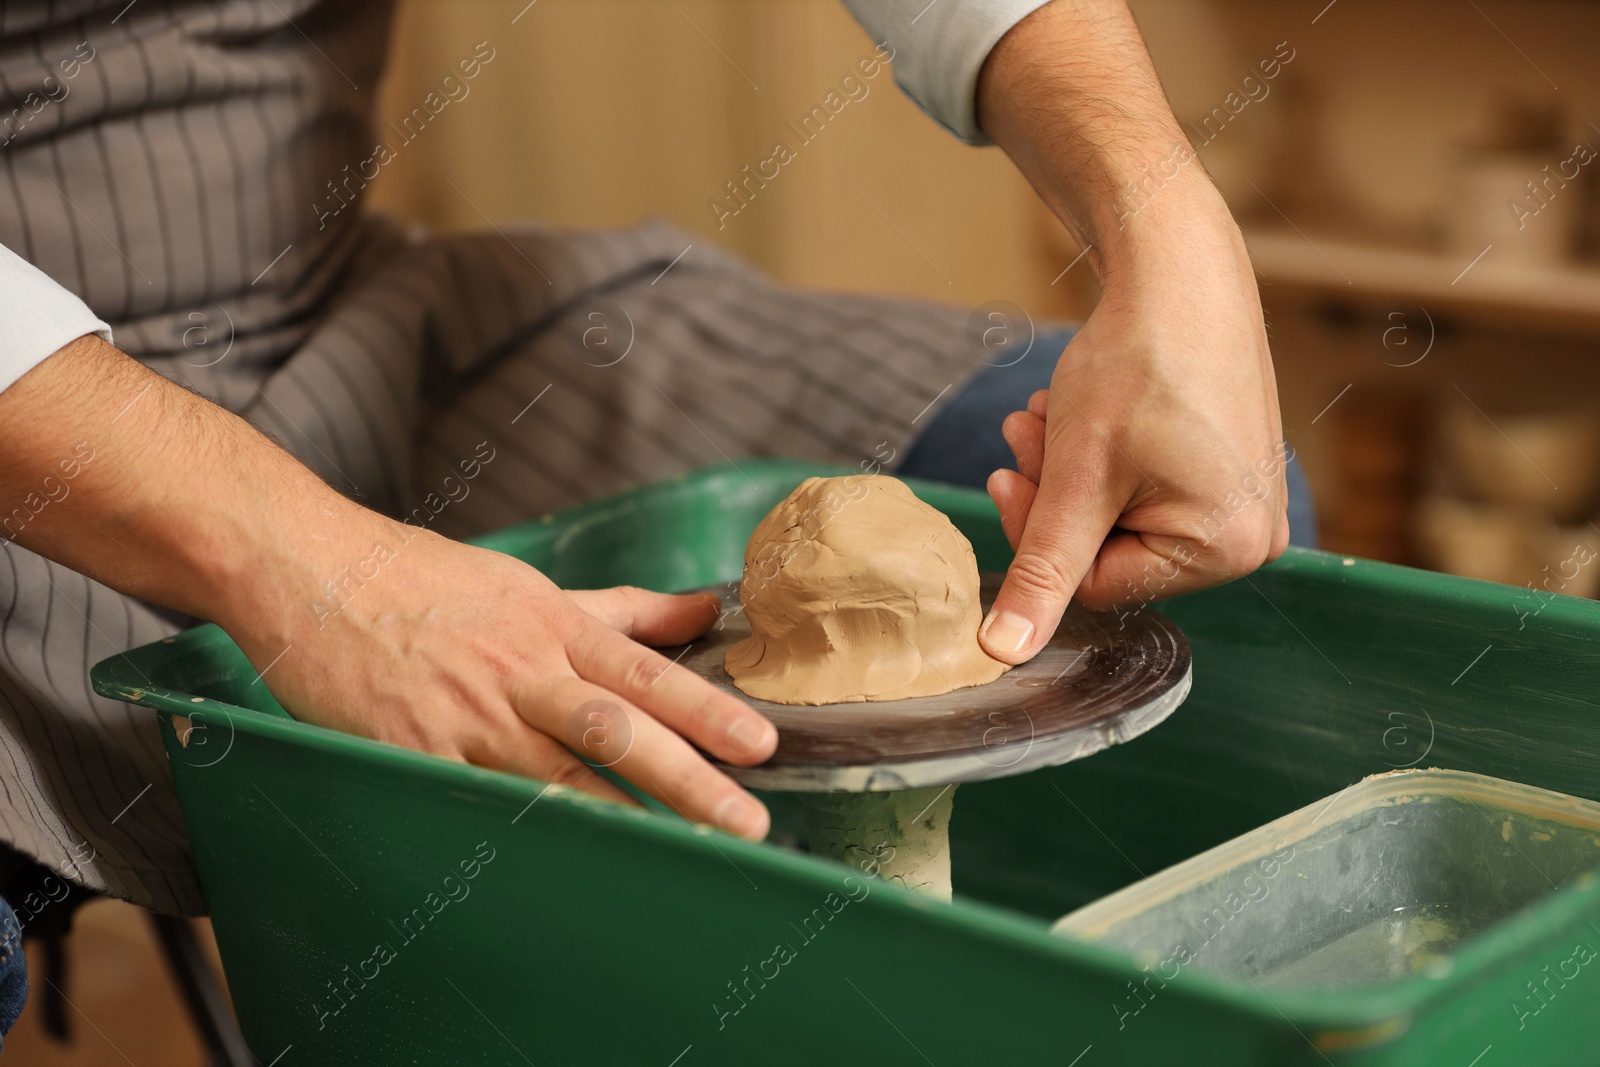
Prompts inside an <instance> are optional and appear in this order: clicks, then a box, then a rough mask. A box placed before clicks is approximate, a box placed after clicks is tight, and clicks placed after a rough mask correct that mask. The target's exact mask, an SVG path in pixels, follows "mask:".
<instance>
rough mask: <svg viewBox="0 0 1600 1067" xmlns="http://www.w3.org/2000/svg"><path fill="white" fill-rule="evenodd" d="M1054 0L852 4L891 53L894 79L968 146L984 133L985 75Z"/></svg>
mask: <svg viewBox="0 0 1600 1067" xmlns="http://www.w3.org/2000/svg"><path fill="white" fill-rule="evenodd" d="M1048 2H1049V0H931V2H930V0H844V3H845V6H846V7H848V8H849V9H850V13H851V14H852V15H854V16H855V17H856V21H858V22H860V23H861V25H862V26H864V27H866V30H867V32H868V33H870V34H871V35H872V39H873V40H874V41H879V42H884V43H886V44H887V45H888V48H889V49H890V50H891V52H890V54H891V56H892V60H891V62H892V65H893V67H894V80H895V82H896V83H897V84H898V85H899V86H900V88H901V89H904V90H905V92H906V95H907V96H909V97H911V99H912V100H915V101H916V102H917V105H918V106H919V107H921V108H922V110H924V111H926V112H927V113H928V114H929V115H930V116H932V117H933V119H934V120H935V121H936V122H938V123H939V125H941V126H943V127H944V128H945V129H947V130H949V131H950V132H951V133H953V134H955V135H956V136H957V137H959V138H961V139H962V140H963V141H966V142H967V143H968V144H980V145H981V144H992V143H993V142H992V141H990V140H989V138H988V137H986V136H985V135H984V133H983V131H982V130H980V129H978V118H977V92H978V72H979V71H980V70H982V69H983V61H984V60H986V59H988V58H989V52H990V50H991V49H993V48H994V46H995V44H996V42H998V41H999V40H1000V38H1001V37H1004V36H1005V34H1006V31H1007V30H1009V29H1011V27H1013V26H1015V25H1016V24H1017V23H1019V22H1021V21H1022V20H1023V18H1024V17H1026V16H1027V15H1030V14H1032V13H1033V12H1034V11H1036V10H1038V9H1039V8H1041V7H1043V6H1044V5H1045V4H1046V3H1048Z"/></svg>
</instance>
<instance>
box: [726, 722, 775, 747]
mask: <svg viewBox="0 0 1600 1067" xmlns="http://www.w3.org/2000/svg"><path fill="white" fill-rule="evenodd" d="M767 730H768V727H767V726H766V725H765V724H763V723H758V722H751V721H750V720H749V719H748V718H745V717H744V716H740V717H739V718H737V719H734V720H733V722H731V723H729V724H728V731H727V733H726V734H724V735H723V736H725V737H726V738H727V739H728V746H729V747H730V748H732V749H733V750H734V751H735V752H740V753H744V754H747V755H752V756H753V755H755V754H756V752H758V751H759V750H760V749H761V746H762V745H763V744H764V743H765V741H766V739H767Z"/></svg>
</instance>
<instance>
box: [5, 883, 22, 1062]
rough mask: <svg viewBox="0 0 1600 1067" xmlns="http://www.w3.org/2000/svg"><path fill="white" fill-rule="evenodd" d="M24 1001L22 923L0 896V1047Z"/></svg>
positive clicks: (15, 1020) (19, 1013)
mask: <svg viewBox="0 0 1600 1067" xmlns="http://www.w3.org/2000/svg"><path fill="white" fill-rule="evenodd" d="M27 1001H28V959H27V957H26V956H24V955H23V953H22V924H21V923H19V922H17V916H16V913H15V912H13V911H12V910H11V905H9V904H7V903H6V902H5V900H4V898H0V1049H3V1048H4V1047H5V1035H6V1034H9V1033H10V1032H11V1028H12V1027H13V1026H15V1025H16V1022H17V1017H18V1016H19V1015H21V1014H22V1005H24V1004H25V1003H27Z"/></svg>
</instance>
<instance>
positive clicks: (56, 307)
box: [0, 245, 111, 390]
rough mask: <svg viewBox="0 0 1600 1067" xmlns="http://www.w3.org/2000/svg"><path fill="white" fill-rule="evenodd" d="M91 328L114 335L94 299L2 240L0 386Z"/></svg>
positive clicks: (0, 248) (0, 254)
mask: <svg viewBox="0 0 1600 1067" xmlns="http://www.w3.org/2000/svg"><path fill="white" fill-rule="evenodd" d="M90 333H97V334H99V335H100V336H101V337H103V338H105V339H106V340H107V341H109V340H111V327H110V326H107V325H106V324H105V323H104V322H102V321H101V320H100V318H99V316H97V315H96V314H95V313H94V312H92V311H90V310H89V305H87V304H85V303H84V302H83V301H82V300H80V299H78V297H77V296H76V295H74V294H73V293H71V292H70V291H68V290H66V289H64V288H62V287H61V286H60V285H59V284H58V283H57V282H56V281H55V280H54V279H53V278H51V277H50V276H49V275H48V274H46V273H45V272H44V271H42V270H40V269H39V268H38V267H35V266H34V265H33V264H32V263H29V262H28V261H27V260H25V259H23V258H22V257H21V256H19V255H17V254H16V253H15V252H13V251H11V250H10V249H9V248H6V247H5V246H4V245H0V390H4V389H9V388H11V384H12V383H13V382H15V381H16V380H17V379H18V378H20V377H22V376H23V375H24V374H26V373H28V372H29V371H30V370H32V369H33V368H34V367H36V366H38V365H39V364H40V363H43V362H44V361H45V359H46V357H48V356H49V355H50V354H51V353H52V352H54V351H55V350H56V349H58V348H60V347H61V346H62V345H65V344H67V343H69V342H71V341H76V340H77V339H78V338H80V337H82V336H83V335H84V334H90Z"/></svg>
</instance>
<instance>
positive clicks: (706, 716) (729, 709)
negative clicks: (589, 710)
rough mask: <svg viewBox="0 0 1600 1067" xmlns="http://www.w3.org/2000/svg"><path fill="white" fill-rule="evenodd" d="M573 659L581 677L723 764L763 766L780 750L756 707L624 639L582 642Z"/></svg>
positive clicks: (607, 637)
mask: <svg viewBox="0 0 1600 1067" xmlns="http://www.w3.org/2000/svg"><path fill="white" fill-rule="evenodd" d="M567 658H568V659H569V660H571V661H572V666H573V669H574V670H576V671H577V672H578V676H579V677H580V678H583V679H585V680H587V681H590V682H593V683H594V684H596V685H599V686H604V687H605V688H606V689H608V690H610V691H611V692H613V693H616V694H618V695H619V696H621V697H623V698H624V699H627V700H630V701H632V702H633V703H635V704H637V705H638V706H639V707H641V708H643V709H644V710H645V711H647V712H649V713H650V714H651V715H652V716H654V717H655V718H656V719H659V720H660V721H661V722H662V723H664V724H666V725H667V726H669V727H671V728H672V729H674V730H676V731H677V732H678V733H680V734H682V735H683V736H684V737H686V738H688V739H689V740H690V741H693V742H694V743H695V744H696V745H699V746H700V747H701V748H703V749H705V750H706V751H707V752H710V753H711V754H712V755H714V756H716V757H717V758H718V759H720V760H724V761H725V762H728V763H734V764H738V765H740V766H749V765H752V764H756V763H761V762H763V761H764V760H766V759H769V758H770V757H771V756H772V753H773V752H774V750H776V749H777V747H778V730H777V728H776V727H774V726H773V725H772V723H771V722H770V721H768V720H767V718H766V717H765V716H763V715H761V714H759V713H757V712H756V711H755V709H753V708H751V707H750V705H748V704H746V703H745V702H744V701H742V700H740V699H739V698H737V697H735V696H734V695H733V694H731V693H727V692H724V691H723V690H721V689H718V688H717V687H716V686H714V685H712V684H711V683H710V682H708V681H706V680H705V679H704V678H700V677H698V676H696V675H695V674H694V673H693V672H692V671H690V670H688V669H687V668H684V667H681V666H678V665H677V664H675V663H673V662H672V661H671V660H669V659H667V658H666V657H665V656H663V655H661V653H659V652H653V651H651V650H650V649H648V648H644V647H643V646H641V645H637V644H634V643H633V642H632V641H628V640H626V639H625V638H623V637H621V636H618V635H615V634H613V635H606V634H604V633H603V632H600V633H597V634H596V639H595V640H592V641H576V642H574V643H573V644H572V645H570V646H569V647H568V650H567Z"/></svg>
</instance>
